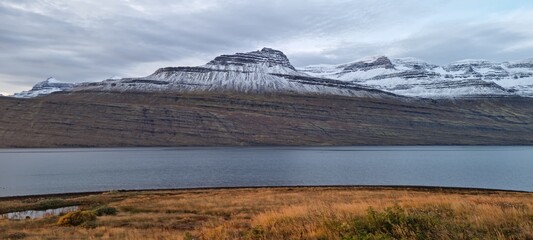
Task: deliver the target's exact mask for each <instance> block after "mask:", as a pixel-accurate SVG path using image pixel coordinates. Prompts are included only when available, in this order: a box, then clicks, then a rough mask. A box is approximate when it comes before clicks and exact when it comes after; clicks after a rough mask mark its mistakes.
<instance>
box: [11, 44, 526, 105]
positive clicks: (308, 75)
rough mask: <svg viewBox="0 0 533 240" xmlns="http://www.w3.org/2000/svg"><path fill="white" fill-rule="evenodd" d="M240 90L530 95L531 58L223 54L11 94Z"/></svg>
mask: <svg viewBox="0 0 533 240" xmlns="http://www.w3.org/2000/svg"><path fill="white" fill-rule="evenodd" d="M61 91H66V92H79V91H115V92H130V91H141V92H155V91H169V92H198V91H208V92H212V91H214V92H243V93H269V92H270V93H271V92H278V93H300V94H325V95H340V96H356V97H357V96H372V97H387V96H390V94H393V95H398V96H404V97H415V98H434V99H438V98H464V97H479V96H485V97H491V96H523V97H533V61H532V60H531V59H526V60H521V61H513V62H501V63H495V62H490V61H486V60H478V59H467V60H461V61H456V62H453V63H450V64H448V65H443V66H438V65H435V64H431V63H427V62H425V61H422V60H419V59H414V58H396V59H391V58H388V57H386V56H380V55H377V56H372V57H367V58H363V59H359V60H356V61H352V62H349V63H344V64H337V65H327V64H322V65H310V66H307V67H302V68H295V67H294V66H293V65H292V64H291V63H290V60H289V58H288V57H287V56H286V55H285V54H284V53H283V52H281V51H279V50H275V49H271V48H263V49H261V50H257V51H252V52H247V53H235V54H227V55H226V54H224V55H220V56H218V57H215V58H214V59H213V60H211V61H209V62H208V63H206V64H205V65H202V66H196V67H194V66H193V67H165V68H160V69H158V70H156V71H155V72H154V73H153V74H151V75H148V76H146V77H139V78H122V79H117V78H112V79H107V80H104V81H102V82H88V83H58V82H48V81H45V82H41V83H38V84H37V85H35V86H34V88H32V89H31V90H30V91H25V92H22V93H17V94H15V95H13V96H14V97H21V98H29V97H36V96H40V95H47V94H50V93H53V92H61Z"/></svg>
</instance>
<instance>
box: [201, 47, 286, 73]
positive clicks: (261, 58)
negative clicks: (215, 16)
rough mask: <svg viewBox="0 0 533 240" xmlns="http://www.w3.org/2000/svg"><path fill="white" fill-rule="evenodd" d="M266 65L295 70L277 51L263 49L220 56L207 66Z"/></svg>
mask: <svg viewBox="0 0 533 240" xmlns="http://www.w3.org/2000/svg"><path fill="white" fill-rule="evenodd" d="M260 64H263V65H267V66H268V67H274V66H282V67H286V68H290V69H292V70H296V69H295V68H294V66H292V64H291V63H290V61H289V58H287V56H286V55H285V54H284V53H283V52H282V51H279V50H275V49H272V48H267V47H265V48H263V49H261V50H257V51H253V52H247V53H235V54H232V55H220V56H218V57H216V58H215V59H214V60H212V61H211V62H209V63H208V64H207V65H236V66H245V65H260Z"/></svg>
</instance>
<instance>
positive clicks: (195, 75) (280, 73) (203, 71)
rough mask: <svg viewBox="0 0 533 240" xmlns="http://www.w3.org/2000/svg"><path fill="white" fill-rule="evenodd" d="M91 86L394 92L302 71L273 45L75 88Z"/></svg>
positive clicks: (142, 89)
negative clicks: (144, 74)
mask: <svg viewBox="0 0 533 240" xmlns="http://www.w3.org/2000/svg"><path fill="white" fill-rule="evenodd" d="M87 90H91V91H120V92H146V91H166V92H241V93H274V92H276V93H303V94H307V93H317V94H333V95H344V96H382V95H390V94H387V93H384V92H380V91H375V90H372V89H367V88H366V87H363V86H360V85H358V84H355V83H350V82H341V81H336V80H333V79H322V78H316V77H311V76H309V75H307V74H305V73H301V72H298V71H297V70H296V69H295V68H294V67H293V66H292V65H291V63H290V62H289V59H288V58H287V56H285V54H283V53H282V52H281V51H278V50H274V49H270V48H263V49H262V50H260V51H254V52H249V53H236V54H233V55H222V56H219V57H216V58H215V59H214V60H212V61H210V62H209V63H207V64H206V65H204V66H199V67H167V68H161V69H159V70H157V71H156V72H155V73H153V74H152V75H150V76H147V77H142V78H127V79H119V80H107V81H104V82H100V83H85V84H80V85H78V86H76V88H74V89H73V91H87Z"/></svg>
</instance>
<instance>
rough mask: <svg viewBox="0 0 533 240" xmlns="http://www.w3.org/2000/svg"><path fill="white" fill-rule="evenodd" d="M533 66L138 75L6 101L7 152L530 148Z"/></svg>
mask: <svg viewBox="0 0 533 240" xmlns="http://www.w3.org/2000/svg"><path fill="white" fill-rule="evenodd" d="M532 72H533V61H531V60H524V61H517V62H504V63H493V62H489V61H484V60H463V61H459V62H455V63H452V64H448V65H445V66H438V65H434V64H430V63H426V62H424V61H421V60H417V59H412V58H402V59H390V58H388V57H386V56H376V57H367V58H364V59H359V60H356V61H353V62H350V63H346V64H339V65H315V66H308V67H304V68H300V69H298V68H295V67H294V66H293V65H292V64H291V63H290V61H289V60H288V58H287V57H286V56H285V54H283V53H282V52H280V51H277V50H274V49H269V48H264V49H262V50H259V51H253V52H248V53H236V54H232V55H222V56H219V57H216V58H215V59H213V60H212V61H210V62H208V63H206V64H205V65H203V66H197V67H167V68H161V69H158V70H157V71H155V72H154V73H153V74H151V75H149V76H146V77H140V78H118V77H113V78H110V79H107V80H104V81H101V82H89V83H77V84H72V83H61V82H59V81H57V80H55V79H53V78H50V79H47V80H46V81H44V82H41V83H38V84H37V85H35V86H34V87H33V88H32V89H31V90H30V91H26V92H23V93H19V94H15V95H14V96H15V97H16V98H14V97H0V147H2V148H10V147H133V146H221V145H230V146H235V145H239V146H249V145H439V144H446V145H450V144H455V145H533V97H532V96H533V95H532V92H533V90H532V89H533V87H532Z"/></svg>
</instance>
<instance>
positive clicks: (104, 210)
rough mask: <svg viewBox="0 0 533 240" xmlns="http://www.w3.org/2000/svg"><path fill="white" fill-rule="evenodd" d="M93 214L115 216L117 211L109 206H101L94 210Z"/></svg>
mask: <svg viewBox="0 0 533 240" xmlns="http://www.w3.org/2000/svg"><path fill="white" fill-rule="evenodd" d="M94 214H96V216H105V215H116V214H117V209H116V208H114V207H109V206H101V207H98V208H96V209H94Z"/></svg>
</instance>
